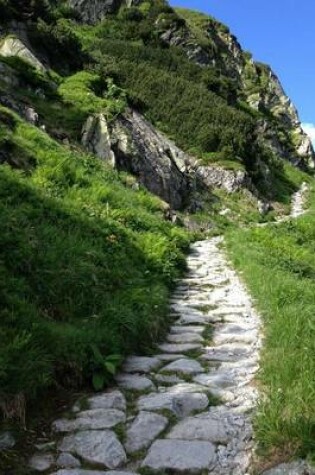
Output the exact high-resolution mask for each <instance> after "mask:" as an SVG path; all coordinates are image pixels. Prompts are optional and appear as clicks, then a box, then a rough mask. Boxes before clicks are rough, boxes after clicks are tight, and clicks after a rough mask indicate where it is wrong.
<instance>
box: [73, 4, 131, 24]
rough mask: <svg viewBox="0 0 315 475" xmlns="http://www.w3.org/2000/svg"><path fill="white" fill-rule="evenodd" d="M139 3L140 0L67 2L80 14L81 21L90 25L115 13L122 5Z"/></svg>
mask: <svg viewBox="0 0 315 475" xmlns="http://www.w3.org/2000/svg"><path fill="white" fill-rule="evenodd" d="M139 3H140V0H69V5H70V7H72V8H74V9H75V10H76V11H77V12H78V13H79V14H80V16H81V19H82V21H83V22H84V23H89V24H92V25H93V24H95V23H98V22H99V21H102V20H103V19H104V18H105V17H106V15H108V14H110V13H115V12H116V11H117V10H118V9H119V7H121V6H122V5H125V6H126V7H131V6H133V5H138V4H139Z"/></svg>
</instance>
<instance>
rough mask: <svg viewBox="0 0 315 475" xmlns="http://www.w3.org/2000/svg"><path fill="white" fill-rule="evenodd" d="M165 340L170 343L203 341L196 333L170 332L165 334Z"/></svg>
mask: <svg viewBox="0 0 315 475" xmlns="http://www.w3.org/2000/svg"><path fill="white" fill-rule="evenodd" d="M187 331H188V330H187ZM167 341H169V342H170V343H203V338H202V336H200V335H198V334H197V333H179V334H177V335H174V334H172V333H170V334H169V335H168V336H167Z"/></svg>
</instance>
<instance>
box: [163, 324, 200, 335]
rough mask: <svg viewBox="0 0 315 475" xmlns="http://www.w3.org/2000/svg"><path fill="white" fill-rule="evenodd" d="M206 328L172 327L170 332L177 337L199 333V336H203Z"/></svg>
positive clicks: (191, 326)
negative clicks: (183, 334) (182, 334)
mask: <svg viewBox="0 0 315 475" xmlns="http://www.w3.org/2000/svg"><path fill="white" fill-rule="evenodd" d="M204 329H205V326H202V325H187V326H185V325H174V326H172V327H171V329H170V331H171V333H174V334H175V335H178V334H181V333H197V335H201V333H202V332H203V331H204Z"/></svg>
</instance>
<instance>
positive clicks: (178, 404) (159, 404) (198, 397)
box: [138, 392, 209, 417]
mask: <svg viewBox="0 0 315 475" xmlns="http://www.w3.org/2000/svg"><path fill="white" fill-rule="evenodd" d="M208 405H209V400H208V397H207V395H206V394H204V393H193V392H191V393H188V392H187V393H176V392H165V393H160V394H149V395H148V396H142V397H141V398H140V399H139V401H138V409H139V410H140V411H141V410H143V411H161V410H163V409H168V410H169V411H171V412H172V413H173V414H175V415H176V416H178V417H186V416H188V415H190V414H191V413H192V412H194V411H203V410H204V409H206V407H208Z"/></svg>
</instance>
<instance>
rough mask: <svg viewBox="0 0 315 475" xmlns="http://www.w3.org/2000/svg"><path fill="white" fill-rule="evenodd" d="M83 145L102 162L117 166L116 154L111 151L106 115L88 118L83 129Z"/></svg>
mask: <svg viewBox="0 0 315 475" xmlns="http://www.w3.org/2000/svg"><path fill="white" fill-rule="evenodd" d="M81 141H82V145H83V146H84V147H85V148H86V149H87V150H88V151H89V152H91V153H94V154H95V155H97V156H98V157H99V158H100V159H101V160H104V161H105V162H107V163H109V164H110V165H111V166H113V167H114V166H115V164H116V161H115V154H114V152H113V151H112V149H111V141H110V134H109V130H108V126H107V121H106V118H105V116H104V114H95V115H93V116H90V117H88V119H87V120H86V122H85V124H84V126H83V129H82V139H81Z"/></svg>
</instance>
